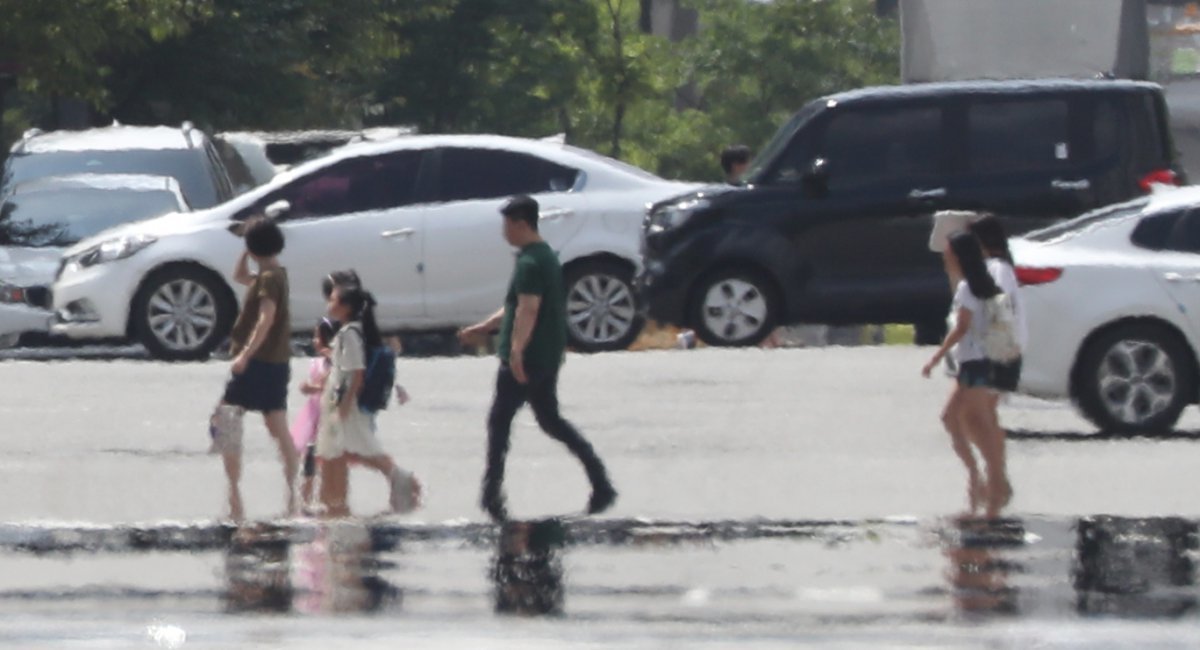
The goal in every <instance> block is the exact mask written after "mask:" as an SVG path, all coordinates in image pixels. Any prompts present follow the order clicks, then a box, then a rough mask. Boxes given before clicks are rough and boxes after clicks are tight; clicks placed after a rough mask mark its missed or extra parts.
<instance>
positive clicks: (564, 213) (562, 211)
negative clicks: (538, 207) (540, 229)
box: [538, 208, 575, 221]
mask: <svg viewBox="0 0 1200 650" xmlns="http://www.w3.org/2000/svg"><path fill="white" fill-rule="evenodd" d="M574 214H575V211H574V210H571V209H569V208H550V209H549V210H543V211H542V213H541V214H540V215H538V219H540V220H542V221H553V220H555V219H561V218H563V217H570V216H574Z"/></svg>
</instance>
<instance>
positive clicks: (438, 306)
mask: <svg viewBox="0 0 1200 650" xmlns="http://www.w3.org/2000/svg"><path fill="white" fill-rule="evenodd" d="M693 187H695V185H692V184H684V183H676V182H669V181H665V180H663V179H661V178H658V177H656V176H654V175H652V174H649V173H647V172H644V171H642V170H640V169H637V168H636V167H631V166H629V165H626V164H624V163H621V162H618V161H616V160H612V159H610V158H605V157H603V156H600V155H598V154H595V153H591V152H588V151H585V150H582V149H577V148H574V147H571V146H567V145H563V144H558V143H553V142H544V141H535V140H526V139H520V138H510V137H502V136H483V135H461V136H448V135H441V136H412V137H407V138H400V139H396V140H390V141H386V142H375V143H361V144H355V145H349V146H346V147H343V148H341V149H338V150H337V151H335V152H332V153H330V154H329V155H327V156H324V157H321V158H319V159H316V160H313V161H310V162H307V163H304V164H301V165H298V166H297V167H295V168H293V169H290V170H288V171H286V172H283V173H281V174H280V175H278V176H277V177H275V178H274V179H272V180H271V182H269V183H267V184H266V185H264V186H262V187H258V188H255V189H254V190H251V191H250V192H247V193H246V194H244V195H242V196H239V197H236V198H234V199H232V200H230V201H228V202H227V203H225V204H223V205H220V206H217V207H214V208H211V209H208V210H203V211H197V212H193V213H191V214H187V215H171V216H169V217H164V218H159V219H153V220H150V221H145V222H141V223H137V224H131V225H129V226H127V227H123V228H119V229H116V230H113V231H110V232H108V233H105V234H103V235H101V236H97V237H94V238H92V239H89V240H87V241H84V242H80V243H79V244H78V245H77V246H75V247H73V248H72V249H70V250H69V251H67V253H66V255H65V256H64V260H63V266H62V270H61V272H60V274H59V277H58V280H57V281H56V282H55V284H54V290H53V296H54V310H55V324H54V326H53V330H54V331H55V332H56V333H60V334H64V335H66V336H68V337H71V338H79V339H90V338H133V339H137V340H140V341H141V342H142V343H143V344H145V346H146V347H147V348H148V349H149V351H150V352H151V354H153V355H154V356H156V357H158V358H167V359H193V358H202V357H204V356H206V355H207V354H209V353H210V352H211V351H212V350H213V349H214V348H216V347H217V345H218V344H219V343H221V341H222V340H223V339H225V338H226V336H227V334H228V333H229V330H230V328H231V325H232V323H233V320H234V317H235V315H236V313H237V309H238V304H239V301H240V300H241V298H242V296H241V292H240V291H238V290H237V289H236V288H235V285H234V283H233V280H232V277H231V274H232V272H233V266H234V263H235V261H236V260H237V257H238V255H239V253H240V252H241V250H242V242H241V240H240V239H239V238H238V237H237V236H236V235H234V234H233V233H232V232H231V230H235V229H236V225H237V224H238V223H239V222H240V221H242V220H244V219H246V218H247V217H249V216H251V215H254V214H257V213H262V212H264V211H265V210H266V209H267V208H268V206H272V205H276V204H280V202H286V205H287V206H288V207H287V209H286V212H284V213H283V214H281V215H279V216H278V217H276V218H277V219H279V220H280V222H281V226H282V227H283V231H284V237H285V241H286V244H285V248H284V252H283V255H282V257H281V260H282V262H283V264H284V265H285V266H286V267H287V269H288V277H289V280H290V285H291V313H292V328H293V331H294V332H307V331H309V330H310V329H311V328H312V326H313V323H315V322H316V320H317V319H318V318H319V317H320V316H321V315H322V314H323V313H324V311H325V305H324V302H323V300H322V298H321V293H320V290H319V287H320V284H321V280H322V279H323V278H324V277H325V276H326V275H327V274H328V273H329V272H330V271H333V270H337V269H346V268H354V269H356V270H357V271H358V274H359V275H360V276H361V277H362V278H363V282H364V284H365V285H366V287H367V288H368V289H369V290H371V291H372V292H374V294H375V296H376V298H377V299H378V302H379V306H378V308H377V316H378V318H379V323H380V327H381V328H383V329H384V330H386V331H433V330H443V329H452V328H456V327H459V326H462V325H464V324H468V323H472V322H474V321H476V320H478V319H480V318H482V317H484V316H486V315H487V314H489V313H491V312H493V311H495V310H496V309H497V307H498V306H499V305H500V304H501V303H502V301H503V299H504V294H505V291H506V289H507V283H508V278H509V275H510V273H511V271H512V264H513V250H512V248H511V247H510V246H509V245H508V244H507V243H505V241H504V239H503V237H502V236H501V230H500V227H501V222H500V219H501V217H500V216H499V208H500V206H501V204H502V203H503V202H504V201H505V200H507V199H508V198H509V197H510V196H512V195H514V194H519V193H527V194H531V195H533V196H534V197H535V198H536V199H537V200H538V202H539V203H540V205H541V222H540V230H541V232H542V234H543V236H544V237H545V238H546V239H547V240H548V241H549V242H550V244H551V245H552V246H553V247H554V248H555V250H556V251H557V252H558V254H559V257H560V259H561V260H562V262H563V265H564V273H565V276H566V285H567V292H568V311H569V320H570V323H569V337H570V342H571V345H572V346H574V347H575V348H576V349H579V350H583V351H598V350H610V349H620V348H624V347H626V346H628V345H629V343H630V342H631V341H632V340H633V339H634V338H635V337H636V336H637V334H638V331H639V329H640V327H641V320H640V317H639V314H638V310H637V306H636V305H635V298H634V291H633V287H632V281H633V277H634V273H635V271H636V270H637V268H638V264H639V260H640V256H639V252H640V233H641V225H642V220H643V218H644V216H645V210H646V205H647V204H648V203H650V202H654V201H659V200H662V199H665V198H667V197H669V196H674V195H676V194H679V193H680V192H681V191H686V190H689V189H691V188H693Z"/></svg>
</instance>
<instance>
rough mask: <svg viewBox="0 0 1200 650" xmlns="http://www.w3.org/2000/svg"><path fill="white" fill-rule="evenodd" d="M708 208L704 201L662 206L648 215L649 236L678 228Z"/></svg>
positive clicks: (696, 200)
mask: <svg viewBox="0 0 1200 650" xmlns="http://www.w3.org/2000/svg"><path fill="white" fill-rule="evenodd" d="M708 207H709V203H708V201H706V200H705V199H691V200H688V201H682V202H680V203H672V204H671V205H667V206H663V207H662V208H659V209H658V210H656V211H655V212H652V213H651V214H650V227H649V232H650V234H656V233H660V232H663V231H665V230H671V229H673V228H678V227H679V226H682V225H683V224H684V223H687V220H688V219H691V218H692V215H694V214H696V213H697V212H699V211H701V210H704V209H706V208H708Z"/></svg>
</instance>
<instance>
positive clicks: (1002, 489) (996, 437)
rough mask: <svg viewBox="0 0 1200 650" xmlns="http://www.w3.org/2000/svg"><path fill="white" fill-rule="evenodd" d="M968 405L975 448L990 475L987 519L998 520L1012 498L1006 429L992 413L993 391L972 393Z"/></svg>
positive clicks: (969, 394) (967, 416)
mask: <svg viewBox="0 0 1200 650" xmlns="http://www.w3.org/2000/svg"><path fill="white" fill-rule="evenodd" d="M964 403H965V405H966V414H967V415H966V419H967V422H968V431H969V434H970V436H971V439H972V440H973V441H974V443H975V446H976V447H978V448H979V454H980V455H981V456H982V457H983V462H984V465H985V471H986V473H987V499H986V503H987V511H986V515H987V517H988V518H989V519H995V518H996V517H997V516H999V514H1000V510H1001V509H1002V508H1003V507H1004V506H1005V505H1006V504H1007V503H1008V501H1009V499H1010V498H1011V497H1012V487H1011V486H1010V485H1009V482H1008V466H1007V459H1006V458H1005V449H1004V444H1005V433H1004V429H1001V428H1000V426H999V420H998V418H997V416H996V412H995V411H994V410H992V405H993V404H994V403H995V402H994V400H993V396H992V394H991V392H990V391H989V390H987V389H984V388H972V389H968V390H967V391H966V395H965V400H964Z"/></svg>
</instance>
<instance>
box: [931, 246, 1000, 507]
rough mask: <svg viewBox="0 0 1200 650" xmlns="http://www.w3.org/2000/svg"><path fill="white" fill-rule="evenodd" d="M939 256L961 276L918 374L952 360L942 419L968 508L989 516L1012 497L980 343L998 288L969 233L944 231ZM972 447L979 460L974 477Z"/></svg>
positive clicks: (987, 365)
mask: <svg viewBox="0 0 1200 650" xmlns="http://www.w3.org/2000/svg"><path fill="white" fill-rule="evenodd" d="M945 261H946V265H947V268H948V270H949V271H951V272H952V273H951V277H961V278H962V279H961V280H959V282H958V284H957V285H956V287H955V291H954V303H953V310H954V314H955V325H954V329H952V330H951V331H950V332H949V333H948V334H946V338H945V340H944V341H943V342H942V345H941V346H940V347H939V348H938V349H937V351H936V352H935V353H934V355H933V357H932V358H931V359H930V360H929V362H928V363H927V364H925V367H924V368H923V369H922V370H921V374H922V375H924V376H925V377H929V376H930V373H931V372H932V371H933V369H934V368H935V367H936V366H937V364H938V363H939V362H940V361H941V360H942V358H943V357H945V356H946V354H948V353H951V351H953V354H954V356H955V358H956V359H957V360H958V376H957V380H956V381H955V385H954V388H953V390H951V393H950V398H949V399H948V400H947V402H946V408H945V411H944V412H943V414H942V421H943V422H944V423H945V425H946V430H947V431H948V432H949V433H950V436H951V441H952V444H953V445H954V450H955V453H956V454H958V456H959V458H960V459H961V460H962V461H963V465H964V466H965V467H966V469H967V479H968V483H967V498H968V502H969V503H970V506H971V511H972V513H974V512H976V511H977V510H978V508H979V507H980V505H983V506H984V507H985V509H986V515H987V517H988V518H989V519H992V518H995V517H997V516H999V513H1000V510H1001V509H1002V508H1003V507H1004V506H1005V505H1007V504H1008V502H1009V500H1010V499H1011V498H1012V487H1011V485H1010V483H1009V480H1008V470H1007V467H1006V459H1005V450H1004V442H1005V441H1004V430H1003V429H1001V428H1000V427H999V424H998V422H997V421H996V418H995V417H994V405H993V398H992V388H991V384H992V368H991V362H990V361H989V360H988V350H987V346H986V342H987V336H988V331H987V329H988V313H987V309H988V304H989V301H994V299H996V298H998V297H1000V295H1001V293H1002V292H1001V291H1000V288H999V287H998V286H997V285H996V281H995V280H993V279H992V276H991V274H989V273H988V269H987V264H986V263H985V262H984V259H983V250H982V249H981V248H980V246H979V242H978V240H976V238H975V236H974V235H972V234H971V233H969V232H958V233H955V234H954V235H951V236H950V240H949V247H948V249H947V250H946V252H945ZM972 446H973V447H974V448H975V449H976V450H978V452H979V455H980V456H981V457H982V458H983V461H984V465H985V473H984V476H982V477H981V476H980V473H979V469H978V466H977V465H976V463H975V456H974V452H973V451H972Z"/></svg>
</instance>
